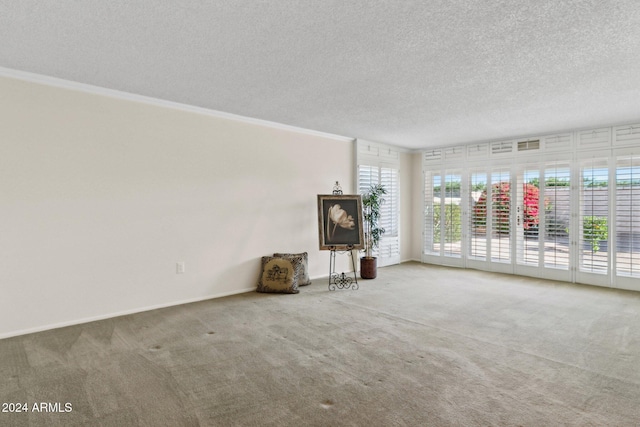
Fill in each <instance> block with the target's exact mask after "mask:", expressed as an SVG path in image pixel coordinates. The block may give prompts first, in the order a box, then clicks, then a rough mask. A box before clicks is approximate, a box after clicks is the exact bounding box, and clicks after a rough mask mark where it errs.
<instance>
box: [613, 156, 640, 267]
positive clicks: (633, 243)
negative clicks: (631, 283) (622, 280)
mask: <svg viewBox="0 0 640 427" xmlns="http://www.w3.org/2000/svg"><path fill="white" fill-rule="evenodd" d="M615 203H616V239H615V241H616V252H615V253H616V274H617V275H618V276H622V277H636V278H638V277H640V155H633V154H632V155H624V156H619V157H618V158H617V160H616V201H615ZM609 240H611V239H609Z"/></svg>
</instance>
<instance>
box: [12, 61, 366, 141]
mask: <svg viewBox="0 0 640 427" xmlns="http://www.w3.org/2000/svg"><path fill="white" fill-rule="evenodd" d="M0 77H6V78H11V79H16V80H24V81H28V82H31V83H37V84H41V85H45V86H53V87H58V88H62V89H68V90H73V91H78V92H84V93H89V94H93V95H100V96H106V97H110V98H116V99H122V100H125V101H133V102H141V103H143V104H149V105H154V106H159V107H164V108H170V109H174V110H180V111H186V112H191V113H196V114H203V115H206V116H211V117H216V118H220V119H226V120H233V121H237V122H242V123H246V124H251V125H257V126H264V127H268V128H272V129H278V130H285V131H290V132H296V133H301V134H305V135H311V136H317V137H321V138H328V139H333V140H337V141H343V142H353V141H355V139H354V138H352V137H347V136H342V135H335V134H331V133H326V132H320V131H316V130H312V129H305V128H300V127H297V126H291V125H285V124H282V123H277V122H271V121H268V120H262V119H256V118H253V117H245V116H241V115H238V114H231V113H225V112H223V111H217V110H211V109H208V108H203V107H196V106H193V105H188V104H182V103H179V102H173V101H167V100H164V99H159V98H153V97H150V96H144V95H136V94H134V93H129V92H124V91H119V90H115V89H108V88H104V87H100V86H94V85H90V84H85V83H79V82H74V81H71V80H65V79H60V78H57V77H51V76H46V75H43V74H36V73H30V72H27V71H20V70H15V69H11V68H5V67H0Z"/></svg>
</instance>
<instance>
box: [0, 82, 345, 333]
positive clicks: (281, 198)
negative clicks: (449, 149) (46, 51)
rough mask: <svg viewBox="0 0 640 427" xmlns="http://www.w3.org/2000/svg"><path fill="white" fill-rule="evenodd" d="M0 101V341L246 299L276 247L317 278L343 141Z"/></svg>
mask: <svg viewBox="0 0 640 427" xmlns="http://www.w3.org/2000/svg"><path fill="white" fill-rule="evenodd" d="M0 93H1V94H2V96H1V97H0V120H1V124H0V286H1V289H2V295H1V296H0V338H2V337H7V336H12V335H18V334H21V333H26V332H30V331H36V330H42V329H47V328H51V327H57V326H61V325H65V324H73V323H80V322H82V321H87V320H92V319H98V318H104V317H110V316H113V315H117V314H121V313H128V312H135V311H141V310H144V309H148V308H154V307H159V306H166V305H172V304H177V303H180V302H186V301H193V300H198V299H205V298H208V297H213V296H220V295H226V294H231V293H237V292H242V291H247V290H253V289H255V286H256V282H257V279H258V273H259V266H260V257H261V256H263V255H268V254H271V253H273V252H274V251H290V252H299V251H307V252H309V264H310V274H311V276H312V277H319V276H326V275H327V270H328V264H329V257H328V253H327V252H326V251H322V252H321V251H319V250H318V231H317V207H316V195H317V194H319V193H323V194H326V193H331V190H332V187H333V183H334V182H335V181H336V180H339V181H340V182H341V184H342V185H343V189H344V191H345V193H348V192H353V191H354V188H353V176H354V158H353V155H354V154H353V153H354V150H353V146H352V142H350V141H347V140H346V139H340V138H330V137H328V136H327V137H323V136H319V135H313V134H308V133H304V132H295V131H292V130H286V129H278V128H274V127H268V126H261V125H256V124H248V123H243V122H241V121H235V120H228V119H223V118H219V117H215V116H212V115H205V114H197V113H194V112H187V111H180V110H177V109H172V108H165V107H160V106H154V105H149V104H145V103H139V102H132V101H127V100H123V99H116V98H112V97H107V96H100V95H95V94H90V93H84V92H80V91H73V90H68V89H64V88H57V87H52V86H45V85H40V84H36V83H32V82H27V81H22V80H17V79H12V78H4V77H0ZM340 258H341V259H340V260H339V262H340V264H339V265H338V268H341V269H343V270H347V269H348V259H347V257H346V256H344V257H340ZM342 258H344V259H342ZM178 261H184V262H185V263H186V273H185V274H176V262H178ZM342 263H343V264H342ZM312 286H326V284H325V283H324V281H318V280H316V283H315V284H314V285H312Z"/></svg>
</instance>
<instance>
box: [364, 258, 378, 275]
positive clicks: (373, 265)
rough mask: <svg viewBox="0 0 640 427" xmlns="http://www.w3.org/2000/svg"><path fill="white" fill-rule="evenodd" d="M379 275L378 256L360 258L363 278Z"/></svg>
mask: <svg viewBox="0 0 640 427" xmlns="http://www.w3.org/2000/svg"><path fill="white" fill-rule="evenodd" d="M377 275H378V258H376V257H371V258H367V257H362V258H360V277H362V278H363V279H375V278H376V276H377Z"/></svg>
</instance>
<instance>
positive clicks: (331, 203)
mask: <svg viewBox="0 0 640 427" xmlns="http://www.w3.org/2000/svg"><path fill="white" fill-rule="evenodd" d="M318 231H319V234H320V249H321V250H323V249H324V250H333V249H335V250H349V249H362V248H363V247H364V237H363V236H364V233H363V231H362V196H360V195H335V194H318Z"/></svg>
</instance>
